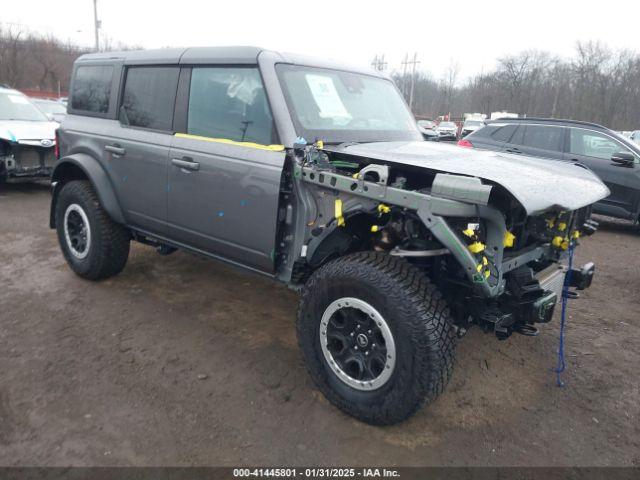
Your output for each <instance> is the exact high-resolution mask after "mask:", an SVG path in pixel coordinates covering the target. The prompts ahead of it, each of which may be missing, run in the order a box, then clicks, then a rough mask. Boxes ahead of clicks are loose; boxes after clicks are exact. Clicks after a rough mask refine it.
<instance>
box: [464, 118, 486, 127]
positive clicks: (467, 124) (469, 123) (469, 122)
mask: <svg viewBox="0 0 640 480" xmlns="http://www.w3.org/2000/svg"><path fill="white" fill-rule="evenodd" d="M480 125H482V122H481V121H480V120H467V121H466V122H464V126H465V127H479V126H480Z"/></svg>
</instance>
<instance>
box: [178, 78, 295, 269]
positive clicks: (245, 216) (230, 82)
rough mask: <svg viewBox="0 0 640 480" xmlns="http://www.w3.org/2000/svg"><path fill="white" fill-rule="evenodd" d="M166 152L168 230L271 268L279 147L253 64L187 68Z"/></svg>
mask: <svg viewBox="0 0 640 480" xmlns="http://www.w3.org/2000/svg"><path fill="white" fill-rule="evenodd" d="M188 81H189V84H190V87H189V88H188V89H185V90H186V91H188V95H185V96H184V98H183V99H180V97H179V98H178V102H180V101H185V102H187V103H188V105H187V113H186V125H185V128H184V130H185V131H184V132H181V133H176V135H175V136H174V139H173V145H172V148H171V152H170V155H169V158H170V160H169V176H168V178H169V193H168V216H167V217H168V229H169V237H170V238H172V239H175V240H177V241H179V242H181V243H184V244H186V245H189V246H191V247H193V248H196V249H199V250H202V251H204V252H207V253H209V254H213V255H216V256H219V257H221V258H223V259H225V260H229V261H232V262H235V263H239V264H242V265H244V266H248V267H250V268H254V269H256V270H259V271H262V272H267V273H272V272H273V270H274V251H275V240H276V225H277V216H278V200H279V191H280V180H281V176H282V169H283V166H284V157H285V153H284V148H283V147H282V145H277V135H276V132H275V128H274V123H273V118H272V116H271V111H270V109H269V104H268V101H267V98H266V94H265V90H264V87H263V85H262V79H261V77H260V73H259V71H258V69H257V67H228V66H225V67H194V68H193V69H192V70H191V74H190V79H189V80H188Z"/></svg>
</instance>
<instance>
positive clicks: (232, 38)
mask: <svg viewBox="0 0 640 480" xmlns="http://www.w3.org/2000/svg"><path fill="white" fill-rule="evenodd" d="M8 1H9V0H2V2H3V3H5V2H7V3H8ZM97 1H98V16H99V18H100V20H101V22H102V28H101V38H102V39H103V40H104V39H105V38H108V39H110V40H111V41H112V43H117V42H122V43H123V44H127V45H137V46H141V47H143V48H161V47H175V46H180V47H182V46H214V45H255V46H260V47H265V48H269V49H274V50H281V51H286V52H296V53H304V54H309V55H319V56H324V57H329V58H333V59H336V60H342V61H347V62H350V63H354V64H370V63H371V61H372V60H373V58H374V56H375V55H382V54H384V55H385V60H386V61H387V63H388V68H389V71H392V70H394V69H395V70H399V69H400V68H401V62H402V60H403V58H404V56H405V55H406V54H409V55H410V56H413V54H414V52H415V53H417V59H418V61H419V62H420V64H419V65H418V66H417V68H418V69H420V70H424V71H428V72H430V73H431V74H432V75H433V76H434V77H435V78H440V77H442V76H443V75H444V72H445V71H446V70H447V69H448V68H449V66H450V65H452V64H457V65H458V67H459V77H458V78H459V79H464V78H466V77H469V76H472V75H474V74H477V73H480V72H482V71H489V70H491V69H492V68H493V67H494V66H495V64H496V59H497V58H499V57H501V56H504V55H508V54H515V53H518V52H520V51H522V50H528V49H538V50H546V51H550V52H552V53H555V54H558V55H560V56H563V57H567V56H571V55H572V53H573V51H574V50H575V46H576V42H577V41H585V40H599V41H601V42H603V43H605V44H607V45H609V46H610V47H612V48H629V49H631V50H636V51H640V33H638V24H639V22H640V1H637V0H631V1H628V0H609V1H607V2H603V1H602V0H597V1H594V0H476V1H468V0H438V1H433V0H432V1H429V0H423V1H414V0H395V1H390V0H386V1H378V0H368V1H361V0H323V1H316V2H305V1H304V0H281V1H278V0H270V1H256V0H233V1H229V0H225V1H218V0H209V1H201V0H178V1H175V0H174V1H171V2H169V1H166V0H156V1H149V0H97ZM0 10H1V14H0V24H4V25H5V26H7V24H13V26H14V27H17V26H18V25H24V26H26V27H27V28H29V29H30V30H32V31H36V32H41V33H52V34H54V35H55V36H57V37H59V38H60V39H62V40H64V41H67V40H69V41H71V42H73V43H77V44H79V45H82V46H87V47H88V46H92V45H93V43H94V40H93V39H94V32H93V0H19V1H14V2H12V3H11V8H1V9H0Z"/></svg>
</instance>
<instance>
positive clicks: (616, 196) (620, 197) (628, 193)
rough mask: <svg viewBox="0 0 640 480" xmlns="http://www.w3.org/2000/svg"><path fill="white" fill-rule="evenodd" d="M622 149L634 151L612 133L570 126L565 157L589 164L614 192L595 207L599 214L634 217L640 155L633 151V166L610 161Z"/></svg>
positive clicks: (639, 192) (622, 150)
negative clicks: (634, 158)
mask: <svg viewBox="0 0 640 480" xmlns="http://www.w3.org/2000/svg"><path fill="white" fill-rule="evenodd" d="M619 152H629V153H633V152H631V151H630V149H629V148H627V147H626V146H625V145H624V144H623V143H622V142H620V141H618V140H617V139H615V138H613V137H612V136H610V135H607V134H605V133H602V132H598V131H595V130H589V129H586V128H571V129H570V132H569V147H568V151H567V153H566V154H565V158H566V159H568V160H572V161H577V162H580V163H583V164H584V165H586V166H587V167H589V168H590V169H591V170H592V171H593V172H594V173H595V174H596V175H597V176H598V177H600V179H601V180H602V181H603V182H604V183H605V184H606V185H607V187H609V190H611V195H609V197H607V198H605V199H604V200H602V201H601V202H599V205H597V206H596V208H595V210H596V211H597V212H598V213H604V214H611V215H615V216H629V217H631V216H634V215H636V214H637V212H638V202H639V200H640V199H639V197H640V164H639V162H640V157H639V156H638V155H636V154H634V155H635V157H636V162H635V164H634V165H633V167H625V166H623V165H620V164H618V163H615V162H613V161H612V160H611V157H612V156H613V155H614V154H615V153H619Z"/></svg>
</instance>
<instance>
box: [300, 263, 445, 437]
mask: <svg viewBox="0 0 640 480" xmlns="http://www.w3.org/2000/svg"><path fill="white" fill-rule="evenodd" d="M340 308H341V310H340ZM332 312H335V313H332ZM351 317H352V318H353V319H355V320H353V319H352V320H350V318H351ZM372 319H373V321H372ZM378 319H379V321H378ZM376 325H377V326H379V328H380V329H381V330H382V334H379V333H377V331H375V326H376ZM372 327H373V328H372ZM385 327H388V331H386V333H385V331H384V328H385ZM297 331H298V342H299V344H300V347H301V349H302V352H303V355H304V358H305V361H306V365H307V368H308V370H309V373H310V375H311V377H312V378H313V380H314V381H315V383H316V384H317V386H318V388H319V389H320V390H321V391H322V393H323V394H324V395H325V396H326V397H327V399H328V400H329V401H330V402H331V403H333V404H334V405H336V406H337V407H338V408H340V409H341V410H343V411H344V412H346V413H347V414H349V415H352V416H353V417H355V418H357V419H359V420H362V421H364V422H367V423H370V424H374V425H389V424H394V423H398V422H401V421H403V420H405V419H406V418H408V417H409V416H411V415H413V414H414V413H415V412H416V411H417V410H418V409H419V408H420V407H421V406H422V405H424V404H425V403H426V402H430V401H432V400H434V399H435V398H436V397H437V396H438V395H439V394H440V393H442V391H443V390H444V387H445V385H446V384H447V383H448V381H449V379H450V377H451V373H452V370H453V359H454V346H455V338H454V334H453V331H452V329H451V320H450V313H449V309H448V308H447V306H446V304H445V301H444V299H443V298H442V295H441V294H440V293H439V292H438V291H437V290H436V288H435V286H434V285H433V284H432V283H431V282H430V281H429V279H428V278H427V277H426V276H425V275H424V273H423V272H421V271H420V270H419V269H417V268H416V267H414V266H413V265H411V264H410V263H408V262H407V261H406V260H403V259H401V258H398V257H392V256H390V255H387V254H384V253H378V252H361V253H356V254H352V255H349V256H346V257H343V258H339V259H337V260H334V261H332V262H329V263H327V264H326V265H324V266H323V267H321V268H320V269H319V270H317V271H316V272H315V273H314V274H313V275H312V276H311V278H310V279H309V281H308V282H307V284H306V285H305V288H304V290H303V294H302V298H301V300H300V308H299V312H298V324H297ZM361 332H362V333H365V334H367V335H369V339H365V338H364V336H366V335H364V336H363V338H360V340H361V341H360V340H358V338H359V337H361ZM389 335H390V338H389ZM374 342H375V343H374ZM376 343H377V345H376ZM372 345H373V347H372ZM381 345H382V346H384V347H385V349H386V350H385V353H384V354H383V356H382V357H381V358H382V359H384V358H385V357H388V355H387V354H388V353H389V352H390V351H393V357H394V358H392V359H387V360H385V361H386V362H387V363H385V364H384V365H382V366H381V365H380V362H378V365H377V366H376V365H375V364H371V363H370V364H367V362H372V361H373V355H376V352H377V350H376V349H379V348H380V346H381ZM358 346H359V347H360V348H356V347H358ZM390 347H391V348H390ZM363 352H364V353H363ZM372 365H373V366H372ZM389 371H390V374H387V375H386V377H385V373H384V372H389ZM376 374H377V376H376Z"/></svg>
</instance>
